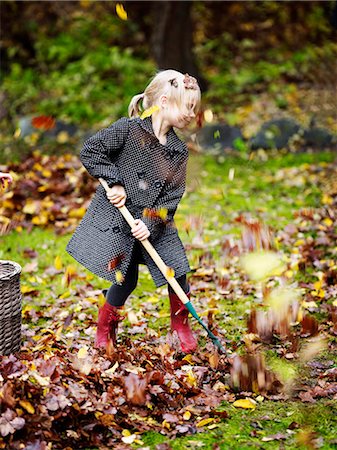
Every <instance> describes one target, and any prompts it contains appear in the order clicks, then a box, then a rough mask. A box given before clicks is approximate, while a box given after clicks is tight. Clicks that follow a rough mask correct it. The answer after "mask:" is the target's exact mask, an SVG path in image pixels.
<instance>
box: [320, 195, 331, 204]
mask: <svg viewBox="0 0 337 450" xmlns="http://www.w3.org/2000/svg"><path fill="white" fill-rule="evenodd" d="M322 203H323V205H332V203H333V198H332V197H330V195H328V194H323V196H322Z"/></svg>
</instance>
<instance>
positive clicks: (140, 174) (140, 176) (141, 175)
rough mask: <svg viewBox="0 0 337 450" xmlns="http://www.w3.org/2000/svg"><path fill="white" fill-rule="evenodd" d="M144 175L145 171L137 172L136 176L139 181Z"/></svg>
mask: <svg viewBox="0 0 337 450" xmlns="http://www.w3.org/2000/svg"><path fill="white" fill-rule="evenodd" d="M145 174H146V172H145V170H142V171H141V172H137V175H138V178H139V179H142V178H144V177H145Z"/></svg>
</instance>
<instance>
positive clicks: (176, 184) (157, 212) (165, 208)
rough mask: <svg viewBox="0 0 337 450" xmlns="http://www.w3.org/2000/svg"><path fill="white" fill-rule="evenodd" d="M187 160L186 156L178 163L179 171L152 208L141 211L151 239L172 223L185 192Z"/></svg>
mask: <svg viewBox="0 0 337 450" xmlns="http://www.w3.org/2000/svg"><path fill="white" fill-rule="evenodd" d="M187 159H188V156H187V155H186V156H184V159H183V161H182V162H180V163H179V165H178V167H179V170H176V171H175V172H174V174H173V176H172V177H171V179H170V181H169V182H168V183H167V185H166V186H165V187H164V189H163V192H162V193H161V195H159V197H158V198H157V201H156V204H155V205H154V207H153V208H152V209H150V210H147V209H145V210H144V211H143V217H142V220H143V222H144V223H145V224H146V226H147V227H148V229H149V231H150V233H151V235H152V237H153V239H155V238H156V237H157V236H158V234H159V233H160V231H161V230H162V229H163V227H165V226H166V225H167V224H168V223H169V222H172V221H173V218H174V214H175V212H176V210H177V208H178V205H179V202H180V200H181V198H182V196H183V194H184V192H185V187H186V168H187Z"/></svg>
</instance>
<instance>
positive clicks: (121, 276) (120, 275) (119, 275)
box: [115, 270, 124, 283]
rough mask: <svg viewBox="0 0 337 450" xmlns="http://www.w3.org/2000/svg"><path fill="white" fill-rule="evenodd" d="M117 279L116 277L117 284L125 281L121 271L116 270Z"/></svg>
mask: <svg viewBox="0 0 337 450" xmlns="http://www.w3.org/2000/svg"><path fill="white" fill-rule="evenodd" d="M115 277H116V281H117V283H122V281H123V280H124V276H123V274H122V272H121V271H120V270H116V275H115Z"/></svg>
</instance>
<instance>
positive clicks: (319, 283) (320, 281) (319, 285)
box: [314, 280, 323, 291]
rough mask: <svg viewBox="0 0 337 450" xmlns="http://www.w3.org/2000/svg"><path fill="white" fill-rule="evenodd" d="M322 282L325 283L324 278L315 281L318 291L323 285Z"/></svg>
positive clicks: (315, 287)
mask: <svg viewBox="0 0 337 450" xmlns="http://www.w3.org/2000/svg"><path fill="white" fill-rule="evenodd" d="M322 284H323V281H322V280H319V281H316V282H315V283H314V289H316V291H319V290H320V289H321V287H322Z"/></svg>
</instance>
